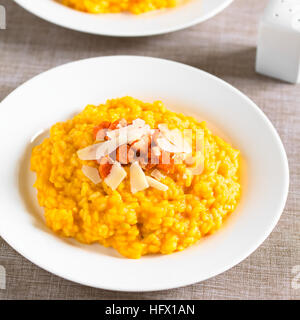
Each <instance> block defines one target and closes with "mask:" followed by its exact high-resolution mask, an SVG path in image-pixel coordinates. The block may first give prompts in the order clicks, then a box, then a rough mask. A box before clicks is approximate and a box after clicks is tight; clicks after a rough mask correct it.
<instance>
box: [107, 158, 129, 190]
mask: <svg viewBox="0 0 300 320" xmlns="http://www.w3.org/2000/svg"><path fill="white" fill-rule="evenodd" d="M126 176H127V172H126V171H125V170H124V169H123V168H122V166H121V165H120V163H119V162H115V163H114V164H113V166H112V168H111V171H110V173H109V175H108V176H107V177H106V178H105V179H104V182H105V183H106V184H107V185H108V186H109V187H110V188H111V189H112V190H115V189H117V188H118V186H119V185H120V183H121V182H122V181H123V180H124V179H125V177H126Z"/></svg>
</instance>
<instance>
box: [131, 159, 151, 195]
mask: <svg viewBox="0 0 300 320" xmlns="http://www.w3.org/2000/svg"><path fill="white" fill-rule="evenodd" d="M148 187H149V183H148V181H147V179H146V176H145V173H144V171H143V169H142V168H141V167H140V165H139V163H138V162H137V161H136V162H134V163H133V164H132V165H131V166H130V188H131V192H132V193H136V192H138V191H142V190H145V189H147V188H148Z"/></svg>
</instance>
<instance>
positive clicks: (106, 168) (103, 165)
mask: <svg viewBox="0 0 300 320" xmlns="http://www.w3.org/2000/svg"><path fill="white" fill-rule="evenodd" d="M112 166H113V165H112V163H111V162H110V161H109V159H108V157H102V158H101V159H100V165H99V169H98V170H99V174H100V177H101V178H102V179H105V178H106V177H107V176H108V175H109V173H110V171H111V168H112Z"/></svg>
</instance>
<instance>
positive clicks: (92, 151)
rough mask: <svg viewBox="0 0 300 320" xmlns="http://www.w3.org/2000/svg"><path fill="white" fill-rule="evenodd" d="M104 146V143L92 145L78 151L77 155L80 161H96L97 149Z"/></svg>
mask: <svg viewBox="0 0 300 320" xmlns="http://www.w3.org/2000/svg"><path fill="white" fill-rule="evenodd" d="M101 145H102V143H96V144H92V145H91V146H88V147H86V148H83V149H80V150H78V151H77V155H78V157H79V159H80V160H95V159H97V158H96V153H97V149H98V148H99V147H100V146H101Z"/></svg>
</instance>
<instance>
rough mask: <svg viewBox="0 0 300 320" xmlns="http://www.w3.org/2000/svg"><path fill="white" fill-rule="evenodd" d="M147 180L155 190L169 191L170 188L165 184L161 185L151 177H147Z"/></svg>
mask: <svg viewBox="0 0 300 320" xmlns="http://www.w3.org/2000/svg"><path fill="white" fill-rule="evenodd" d="M146 179H147V181H148V183H149V186H150V187H153V188H155V189H157V190H160V191H167V190H168V189H169V187H168V186H167V185H165V184H163V183H161V182H159V181H157V180H155V179H153V178H151V177H148V176H147V177H146Z"/></svg>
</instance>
